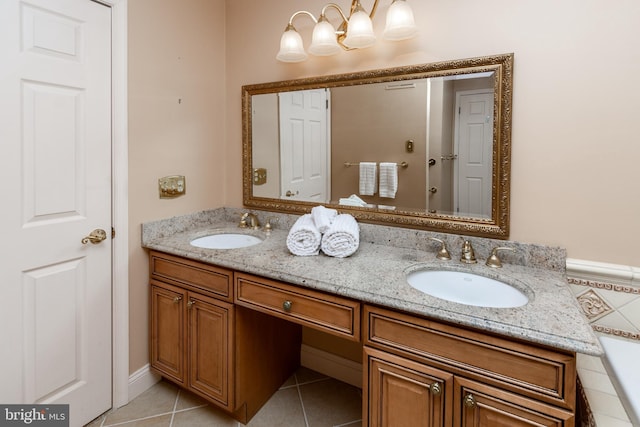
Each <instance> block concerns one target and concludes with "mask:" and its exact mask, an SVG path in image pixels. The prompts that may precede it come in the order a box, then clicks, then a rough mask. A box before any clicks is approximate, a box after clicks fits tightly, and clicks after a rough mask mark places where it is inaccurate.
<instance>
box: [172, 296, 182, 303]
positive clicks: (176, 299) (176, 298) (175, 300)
mask: <svg viewBox="0 0 640 427" xmlns="http://www.w3.org/2000/svg"><path fill="white" fill-rule="evenodd" d="M180 301H182V297H175V298H174V299H173V302H174V303H175V304H177V303H179V302H180Z"/></svg>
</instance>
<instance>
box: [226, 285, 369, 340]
mask: <svg viewBox="0 0 640 427" xmlns="http://www.w3.org/2000/svg"><path fill="white" fill-rule="evenodd" d="M235 286H236V290H235V295H236V297H235V302H236V304H238V305H241V306H244V307H248V308H251V309H253V310H257V311H261V312H263V313H268V314H270V315H273V316H277V317H280V318H283V319H287V320H289V321H292V322H295V323H299V324H301V325H305V326H309V327H311V328H315V329H319V330H321V331H325V332H328V333H331V334H334V335H338V336H341V337H345V338H348V339H351V340H353V341H359V340H360V303H359V302H357V301H352V300H349V299H347V298H341V297H336V296H334V295H328V294H325V293H322V292H317V291H313V290H310V289H306V288H299V287H296V286H292V285H286V284H284V283H281V282H276V281H273V280H269V279H265V278H261V277H256V276H252V275H248V274H243V273H236V275H235Z"/></svg>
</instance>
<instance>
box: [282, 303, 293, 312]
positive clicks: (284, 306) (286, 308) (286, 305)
mask: <svg viewBox="0 0 640 427" xmlns="http://www.w3.org/2000/svg"><path fill="white" fill-rule="evenodd" d="M292 305H293V303H292V302H291V301H285V302H283V303H282V309H283V310H284V311H286V312H287V313H288V312H290V311H291V306H292Z"/></svg>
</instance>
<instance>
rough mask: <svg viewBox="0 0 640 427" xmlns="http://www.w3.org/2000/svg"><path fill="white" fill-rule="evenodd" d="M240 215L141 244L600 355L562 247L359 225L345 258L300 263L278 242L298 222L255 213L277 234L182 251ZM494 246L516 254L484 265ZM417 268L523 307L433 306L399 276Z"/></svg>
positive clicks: (177, 224)
mask: <svg viewBox="0 0 640 427" xmlns="http://www.w3.org/2000/svg"><path fill="white" fill-rule="evenodd" d="M241 212H243V210H241V209H230V208H220V209H215V210H212V211H204V212H199V213H196V214H191V215H185V216H181V217H174V218H170V219H167V220H161V221H155V222H152V223H147V224H143V228H142V245H143V246H144V247H146V248H148V249H155V250H158V251H162V252H166V253H169V254H173V255H177V256H182V257H186V258H191V259H194V260H197V261H202V262H206V263H210V264H215V265H219V266H222V267H227V268H231V269H236V270H241V271H244V272H247V273H253V274H256V275H259V276H263V277H267V278H271V279H275V280H281V281H283V282H288V283H291V284H294V285H299V286H302V287H307V288H310V289H316V290H320V291H325V292H328V293H332V294H336V295H341V296H345V297H349V298H353V299H356V300H360V301H363V302H367V303H372V304H377V305H382V306H386V307H389V308H392V309H397V310H401V311H404V312H408V313H413V314H417V315H423V316H428V317H431V318H434V319H440V320H444V321H448V322H452V323H455V324H460V325H466V326H469V327H472V328H477V329H480V330H484V331H487V332H493V333H498V334H502V335H505V336H509V337H513V338H517V339H522V340H526V341H529V342H533V343H538V344H542V345H547V346H551V347H554V348H558V349H564V350H568V351H574V352H578V353H584V354H591V355H596V356H599V355H601V354H602V348H601V346H600V344H599V342H598V340H597V338H596V336H595V334H594V332H593V330H592V329H591V328H590V327H589V325H588V323H587V321H586V318H585V317H584V315H583V313H582V312H581V310H580V307H579V306H578V303H577V301H576V299H575V297H574V296H573V295H572V293H571V291H570V290H569V288H568V286H567V279H566V276H565V273H564V263H565V257H564V251H563V250H561V249H557V248H546V247H543V246H537V245H524V244H519V243H515V242H505V241H493V240H491V239H482V238H468V237H464V236H455V235H446V234H442V233H432V232H427V231H422V230H410V229H400V228H396V227H382V226H375V225H369V224H360V228H361V236H360V237H361V239H360V247H359V249H358V251H357V252H356V253H355V254H354V255H352V256H351V257H348V258H333V257H328V256H324V255H319V256H312V257H297V256H294V255H292V254H291V253H290V252H289V251H288V250H287V247H286V244H285V239H286V236H287V234H288V230H289V227H291V225H292V224H293V222H294V221H295V219H296V218H297V216H292V215H277V214H273V213H270V212H263V213H260V212H258V211H254V212H256V213H257V214H258V216H259V218H260V220H261V222H265V218H266V217H277V218H278V222H277V223H276V224H275V227H274V230H273V231H272V232H271V233H270V235H268V236H265V237H266V238H265V240H264V241H263V242H262V243H260V244H258V245H255V246H251V247H247V248H241V249H233V250H212V249H200V248H196V247H193V246H191V245H190V244H189V242H190V241H191V240H192V239H194V238H197V237H201V236H203V235H207V234H210V233H213V232H216V231H220V230H229V231H231V230H233V231H237V230H238V229H237V224H238V220H239V218H240V213H241ZM429 236H433V237H438V238H444V239H445V240H446V241H447V242H448V243H449V245H448V246H449V249H450V250H451V252H452V256H453V257H454V259H453V260H451V261H440V260H437V259H436V258H435V253H436V250H437V248H438V247H439V246H438V244H437V243H436V242H432V241H430V240H429V239H428V237H429ZM465 239H468V240H471V241H472V243H473V245H474V248H475V249H476V256H477V257H478V260H479V261H478V264H474V265H464V264H462V263H460V262H459V261H457V260H456V258H457V256H459V255H458V254H459V252H458V251H459V248H460V247H461V244H462V241H463V240H465ZM498 245H500V246H512V247H517V251H518V252H517V254H516V256H514V257H513V258H509V257H508V256H505V257H504V258H503V261H504V263H505V264H504V267H503V268H502V269H499V270H497V269H491V268H489V267H487V266H485V265H484V260H485V259H486V256H488V254H489V251H490V248H492V247H494V246H498ZM505 255H508V254H505ZM510 262H511V263H510ZM416 268H432V269H453V270H459V271H465V272H470V273H475V274H479V275H484V276H487V277H490V278H494V279H498V280H503V281H506V282H508V283H510V284H512V285H513V286H515V287H517V288H518V289H520V290H521V291H523V292H524V293H525V294H526V295H527V296H528V297H529V298H530V301H529V303H528V304H526V305H524V306H522V307H518V308H509V309H497V308H483V307H473V306H468V305H463V304H457V303H453V302H448V301H444V300H440V299H437V298H434V297H431V296H429V295H427V294H423V293H421V292H419V291H417V290H414V289H413V288H411V287H410V286H409V284H408V283H407V281H406V278H405V274H406V272H407V271H410V270H411V269H416Z"/></svg>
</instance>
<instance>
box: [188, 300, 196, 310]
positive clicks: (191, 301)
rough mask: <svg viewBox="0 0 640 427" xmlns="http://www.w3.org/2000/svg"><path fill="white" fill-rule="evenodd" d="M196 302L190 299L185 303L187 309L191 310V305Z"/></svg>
mask: <svg viewBox="0 0 640 427" xmlns="http://www.w3.org/2000/svg"><path fill="white" fill-rule="evenodd" d="M195 303H196V302H195V300H192V299H190V300H189V302H188V303H187V307H188V308H191V306H192V305H194V304H195Z"/></svg>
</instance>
